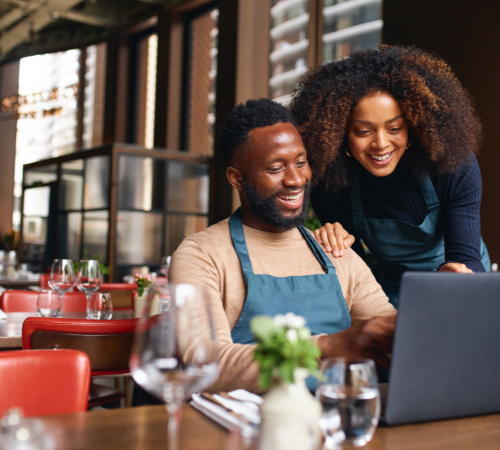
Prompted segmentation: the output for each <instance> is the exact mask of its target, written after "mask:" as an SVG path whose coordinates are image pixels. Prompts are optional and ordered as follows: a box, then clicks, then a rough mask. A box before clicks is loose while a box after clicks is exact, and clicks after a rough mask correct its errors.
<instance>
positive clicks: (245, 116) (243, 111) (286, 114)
mask: <svg viewBox="0 0 500 450" xmlns="http://www.w3.org/2000/svg"><path fill="white" fill-rule="evenodd" d="M277 123H291V124H293V125H295V120H294V118H293V116H292V114H291V113H290V111H289V110H288V109H287V108H286V107H284V106H283V105H281V104H279V103H277V102H274V101H272V100H269V99H267V98H259V99H257V100H247V102H246V103H245V104H243V103H240V104H239V105H238V106H236V107H235V108H234V109H233V110H232V111H231V112H230V113H229V115H228V116H227V118H226V120H225V121H224V124H223V125H222V128H221V132H220V145H219V148H220V152H221V153H222V157H223V158H224V160H225V161H226V163H227V164H228V165H231V164H232V163H233V157H234V154H235V152H236V151H237V150H238V148H239V147H240V146H241V145H242V144H245V143H247V142H248V133H250V131H252V130H253V129H254V128H261V127H268V126H271V125H276V124H277Z"/></svg>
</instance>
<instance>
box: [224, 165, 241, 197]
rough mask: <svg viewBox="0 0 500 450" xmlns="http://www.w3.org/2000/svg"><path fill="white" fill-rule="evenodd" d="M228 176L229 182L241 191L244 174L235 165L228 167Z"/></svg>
mask: <svg viewBox="0 0 500 450" xmlns="http://www.w3.org/2000/svg"><path fill="white" fill-rule="evenodd" d="M226 177H227V181H229V184H230V185H231V186H232V187H234V188H235V189H236V190H238V191H241V190H242V189H243V174H242V173H241V172H240V171H239V170H238V169H236V168H234V167H228V168H227V169H226Z"/></svg>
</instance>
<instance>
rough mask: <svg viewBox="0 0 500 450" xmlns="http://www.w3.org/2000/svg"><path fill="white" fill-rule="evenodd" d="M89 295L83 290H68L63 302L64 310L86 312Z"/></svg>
mask: <svg viewBox="0 0 500 450" xmlns="http://www.w3.org/2000/svg"><path fill="white" fill-rule="evenodd" d="M86 311H87V297H86V296H85V294H84V293H83V292H80V291H78V292H71V291H70V292H66V294H64V297H63V302H62V312H63V313H64V312H86Z"/></svg>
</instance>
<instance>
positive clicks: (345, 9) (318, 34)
mask: <svg viewBox="0 0 500 450" xmlns="http://www.w3.org/2000/svg"><path fill="white" fill-rule="evenodd" d="M318 10H319V11H320V12H321V11H322V14H319V15H318V14H316V13H315V11H318ZM381 17H382V0H272V7H271V30H270V44H271V45H270V56H269V60H270V61H269V62H270V68H271V73H270V76H269V95H270V98H272V99H273V100H276V101H278V102H281V103H285V104H286V103H287V102H288V101H289V99H290V95H291V94H292V92H293V90H294V88H295V86H296V82H297V78H298V77H299V76H300V75H301V74H302V73H303V72H304V71H305V69H306V65H308V64H311V63H319V62H322V61H325V62H326V61H332V60H334V59H339V58H345V57H346V56H349V55H350V54H351V53H352V52H355V51H358V50H368V49H375V48H377V47H378V45H379V44H380V42H381V36H382V26H383V23H382V20H381ZM318 45H319V47H320V48H319V52H318V51H317V47H318Z"/></svg>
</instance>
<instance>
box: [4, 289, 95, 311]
mask: <svg viewBox="0 0 500 450" xmlns="http://www.w3.org/2000/svg"><path fill="white" fill-rule="evenodd" d="M37 299H38V292H36V291H21V290H17V289H9V290H7V291H4V292H3V293H2V295H1V296H0V309H2V310H3V311H4V312H36V301H37ZM86 311H87V298H86V297H85V294H84V293H83V292H67V293H66V294H65V295H64V298H63V302H62V312H63V313H64V312H86Z"/></svg>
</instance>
